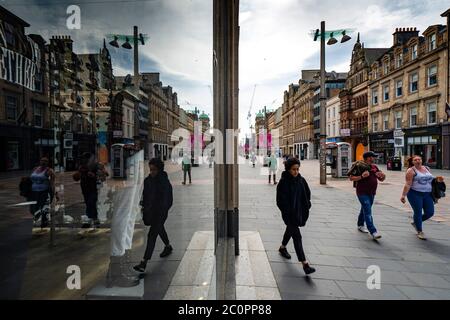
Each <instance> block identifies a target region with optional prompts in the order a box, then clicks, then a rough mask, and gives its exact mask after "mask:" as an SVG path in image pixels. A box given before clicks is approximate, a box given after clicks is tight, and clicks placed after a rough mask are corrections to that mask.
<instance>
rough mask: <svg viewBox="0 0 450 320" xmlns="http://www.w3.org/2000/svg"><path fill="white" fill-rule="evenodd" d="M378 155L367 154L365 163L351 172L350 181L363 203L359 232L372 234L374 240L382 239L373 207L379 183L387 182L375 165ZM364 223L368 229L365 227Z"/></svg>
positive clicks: (361, 163)
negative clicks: (354, 185) (376, 225)
mask: <svg viewBox="0 0 450 320" xmlns="http://www.w3.org/2000/svg"><path fill="white" fill-rule="evenodd" d="M377 157H378V156H377V154H375V153H374V152H366V153H365V154H364V155H363V158H364V161H357V162H356V163H355V164H353V166H352V168H351V169H350V171H349V177H350V181H353V182H354V183H355V184H356V194H357V196H358V200H359V202H360V203H361V211H360V213H359V217H358V230H359V231H360V232H363V233H370V235H371V236H372V238H373V239H374V240H379V239H381V235H380V234H379V233H378V231H377V229H376V228H375V225H374V223H373V217H372V206H373V203H374V201H375V195H376V193H377V188H378V181H381V182H383V181H385V180H386V175H385V174H384V173H383V172H381V171H380V169H378V167H377V166H376V165H375V164H374V161H375V159H376V158H377ZM364 223H365V224H366V226H367V229H366V228H365V227H364Z"/></svg>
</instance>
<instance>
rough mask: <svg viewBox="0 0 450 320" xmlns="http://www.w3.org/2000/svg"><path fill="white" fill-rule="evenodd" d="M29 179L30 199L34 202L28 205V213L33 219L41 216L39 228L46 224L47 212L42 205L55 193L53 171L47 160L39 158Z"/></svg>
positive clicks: (51, 199)
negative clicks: (37, 164)
mask: <svg viewBox="0 0 450 320" xmlns="http://www.w3.org/2000/svg"><path fill="white" fill-rule="evenodd" d="M30 180H31V199H30V200H31V201H33V202H36V204H32V205H31V206H30V213H31V214H32V215H33V217H34V220H35V221H38V220H39V218H41V228H46V227H47V226H48V212H46V211H45V209H44V207H45V205H46V204H47V202H48V200H50V203H51V202H52V201H53V197H54V195H55V196H56V197H58V195H57V194H55V172H54V171H53V169H52V168H50V167H49V160H48V158H46V157H43V158H41V160H40V162H39V166H37V167H35V168H34V169H33V171H32V173H31V176H30Z"/></svg>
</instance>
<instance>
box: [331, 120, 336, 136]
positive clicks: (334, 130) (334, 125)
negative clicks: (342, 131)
mask: <svg viewBox="0 0 450 320" xmlns="http://www.w3.org/2000/svg"><path fill="white" fill-rule="evenodd" d="M332 134H333V137H335V136H337V132H336V124H335V123H333V133H332Z"/></svg>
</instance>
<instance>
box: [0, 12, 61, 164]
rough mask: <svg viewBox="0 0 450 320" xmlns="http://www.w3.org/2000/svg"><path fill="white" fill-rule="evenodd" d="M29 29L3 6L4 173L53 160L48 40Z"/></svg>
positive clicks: (0, 102) (0, 130)
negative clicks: (28, 31) (47, 75)
mask: <svg viewBox="0 0 450 320" xmlns="http://www.w3.org/2000/svg"><path fill="white" fill-rule="evenodd" d="M29 26H30V25H29V24H28V23H27V22H25V21H23V20H22V19H20V18H19V17H17V16H15V15H14V14H13V13H11V12H9V11H8V10H6V9H5V8H3V7H1V6H0V149H1V150H2V152H0V171H10V170H27V169H31V168H33V167H34V166H35V165H37V164H38V163H39V158H40V157H42V156H47V157H49V158H50V160H51V162H52V163H53V162H54V161H53V160H54V159H53V158H54V157H53V153H54V146H55V141H54V137H53V131H52V130H51V128H52V122H51V113H50V110H49V108H48V98H47V97H48V91H47V88H48V82H47V81H48V79H47V77H46V76H45V74H46V72H45V70H46V62H45V58H46V54H45V41H44V39H42V37H41V36H38V35H26V34H25V28H27V27H29Z"/></svg>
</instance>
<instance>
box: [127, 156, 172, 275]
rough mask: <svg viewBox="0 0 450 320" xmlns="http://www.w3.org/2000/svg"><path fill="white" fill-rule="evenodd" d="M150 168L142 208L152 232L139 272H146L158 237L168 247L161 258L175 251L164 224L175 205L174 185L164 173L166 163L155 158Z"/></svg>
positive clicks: (138, 267) (145, 220)
mask: <svg viewBox="0 0 450 320" xmlns="http://www.w3.org/2000/svg"><path fill="white" fill-rule="evenodd" d="M149 166H150V175H149V176H148V177H147V178H146V179H145V180H144V192H143V193H144V194H143V200H142V206H143V220H144V224H145V225H146V226H150V231H149V232H148V239H147V247H146V249H145V254H144V259H143V260H142V261H141V263H140V264H138V265H137V266H135V267H134V269H135V270H136V271H138V272H144V271H145V268H146V266H147V261H148V260H150V259H151V257H152V254H153V250H154V249H155V243H156V238H157V237H158V235H159V236H160V238H161V240H162V241H163V242H164V244H165V246H166V247H165V248H164V250H163V252H162V253H161V254H160V257H161V258H164V257H167V256H168V255H170V254H171V253H172V250H173V248H172V246H171V245H170V242H169V237H168V236H167V232H166V229H165V228H164V223H165V222H166V220H167V216H168V212H169V210H170V208H171V207H172V203H173V195H172V185H171V184H170V181H169V177H168V175H167V173H166V172H165V171H164V163H163V162H162V161H161V159H159V158H155V159H152V160H150V162H149Z"/></svg>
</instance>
